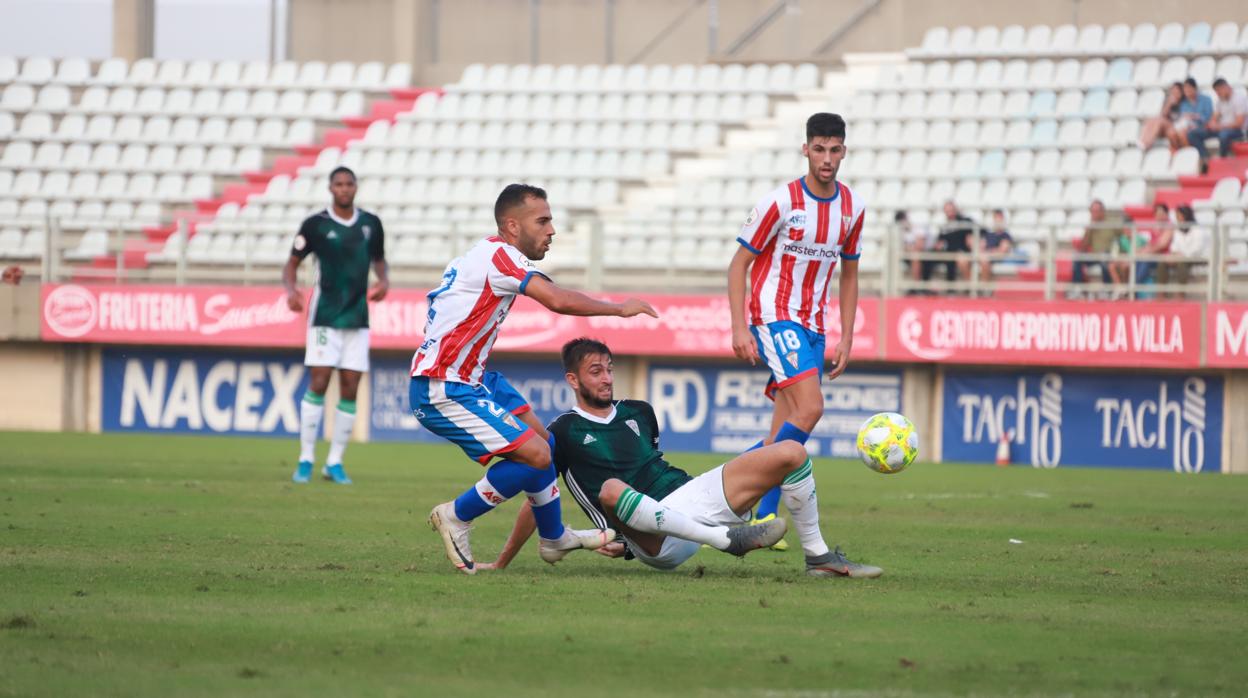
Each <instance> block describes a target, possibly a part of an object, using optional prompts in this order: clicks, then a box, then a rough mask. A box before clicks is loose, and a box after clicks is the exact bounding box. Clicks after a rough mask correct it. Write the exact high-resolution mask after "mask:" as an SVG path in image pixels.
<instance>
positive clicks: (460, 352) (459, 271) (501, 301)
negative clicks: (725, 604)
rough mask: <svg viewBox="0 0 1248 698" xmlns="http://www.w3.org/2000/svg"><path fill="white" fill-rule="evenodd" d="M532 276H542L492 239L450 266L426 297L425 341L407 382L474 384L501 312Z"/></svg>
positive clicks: (499, 240)
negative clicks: (414, 378)
mask: <svg viewBox="0 0 1248 698" xmlns="http://www.w3.org/2000/svg"><path fill="white" fill-rule="evenodd" d="M534 274H538V275H541V276H543V277H545V276H546V275H545V274H543V273H542V272H540V271H538V270H537V269H536V268H535V267H534V266H533V262H531V261H529V259H528V258H527V257H525V256H524V255H523V254H521V253H520V250H517V249H516V248H515V247H513V246H511V245H510V244H508V243H507V242H505V241H504V240H503V239H502V238H500V237H497V236H495V237H490V238H486V239H484V240H482V241H480V242H478V243H477V244H476V245H473V246H472V249H470V250H468V251H467V252H466V253H464V255H463V256H462V257H456V258H455V259H453V260H451V263H450V264H448V265H447V266H446V271H444V272H443V273H442V285H440V286H438V287H437V288H435V289H434V290H432V291H430V292H429V295H428V296H427V297H428V299H429V319H428V320H427V321H426V323H425V341H424V343H423V344H421V345H420V349H418V350H417V351H416V355H415V356H413V357H412V376H425V377H427V378H439V379H442V380H447V381H452V382H456V383H468V384H470V385H475V384H477V383H479V382H480V381H481V374H482V373H483V372H484V371H485V360H486V358H487V357H489V355H490V348H491V347H493V346H494V340H495V339H497V338H498V330H499V327H500V326H501V325H502V324H503V320H504V319H505V318H506V317H507V311H509V310H511V304H512V303H513V302H515V300H516V296H517V295H522V294H523V293H524V289H525V287H527V286H528V284H529V280H530V279H531V278H533V275H534ZM547 278H549V277H547Z"/></svg>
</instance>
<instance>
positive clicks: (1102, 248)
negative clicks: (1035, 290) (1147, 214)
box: [1067, 199, 1122, 298]
mask: <svg viewBox="0 0 1248 698" xmlns="http://www.w3.org/2000/svg"><path fill="white" fill-rule="evenodd" d="M1088 218H1089V220H1088V227H1087V228H1084V230H1083V237H1082V238H1080V239H1079V240H1076V241H1075V250H1076V251H1077V252H1082V253H1084V254H1097V255H1104V257H1103V258H1102V259H1081V260H1076V261H1075V263H1074V265H1073V266H1072V268H1071V272H1072V281H1074V283H1076V284H1082V283H1084V282H1086V281H1087V269H1088V267H1100V269H1101V283H1104V284H1107V285H1108V284H1118V283H1121V281H1122V280H1121V277H1120V274H1119V271H1120V270H1119V269H1118V268H1117V266H1116V265H1115V264H1111V263H1110V260H1109V256H1110V255H1111V254H1113V252H1114V246H1115V244H1117V241H1118V237H1119V236H1120V235H1122V227H1121V226H1118V225H1115V224H1114V223H1112V222H1110V221H1109V220H1108V219H1107V218H1106V216H1105V203H1104V202H1103V201H1101V200H1100V199H1093V200H1092V204H1091V205H1090V206H1089V207H1088ZM1067 295H1068V296H1069V297H1070V298H1078V297H1079V296H1080V295H1082V291H1081V290H1080V289H1078V288H1072V289H1071V290H1070V293H1069V294H1067Z"/></svg>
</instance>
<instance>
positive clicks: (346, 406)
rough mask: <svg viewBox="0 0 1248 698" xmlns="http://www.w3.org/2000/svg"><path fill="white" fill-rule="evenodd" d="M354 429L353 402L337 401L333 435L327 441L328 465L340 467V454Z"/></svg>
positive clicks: (345, 447)
mask: <svg viewBox="0 0 1248 698" xmlns="http://www.w3.org/2000/svg"><path fill="white" fill-rule="evenodd" d="M353 427H355V400H339V401H338V410H337V413H336V414H335V415H334V435H333V438H331V439H330V441H329V458H327V459H326V460H325V462H326V463H327V464H328V465H341V464H342V454H343V452H344V451H346V450H347V442H348V441H350V440H351V429H352V428H353Z"/></svg>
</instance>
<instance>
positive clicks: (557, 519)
mask: <svg viewBox="0 0 1248 698" xmlns="http://www.w3.org/2000/svg"><path fill="white" fill-rule="evenodd" d="M525 467H528V466H525ZM529 470H532V471H534V472H535V474H534V477H533V480H532V481H531V482H530V483H529V484H527V485H525V487H524V493H525V494H526V495H528V497H529V505H530V506H531V507H533V520H534V521H535V522H536V523H537V535H539V536H541V537H542V538H545V539H546V540H558V539H559V538H560V537H562V536H563V512H562V510H560V509H559V487H558V486H557V485H556V484H555V479H556V478H558V477H559V473H557V472H555V465H554V463H551V464H550V467H548V468H546V469H545V470H537V469H536V468H529Z"/></svg>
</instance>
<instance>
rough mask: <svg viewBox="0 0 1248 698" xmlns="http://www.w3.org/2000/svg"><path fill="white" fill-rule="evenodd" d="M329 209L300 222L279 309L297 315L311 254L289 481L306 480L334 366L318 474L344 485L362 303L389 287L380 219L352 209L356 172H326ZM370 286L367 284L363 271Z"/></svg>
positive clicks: (360, 364)
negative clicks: (300, 281)
mask: <svg viewBox="0 0 1248 698" xmlns="http://www.w3.org/2000/svg"><path fill="white" fill-rule="evenodd" d="M329 191H330V193H331V194H333V205H332V206H330V207H329V208H326V209H324V210H322V211H320V212H318V213H316V214H315V215H313V216H310V217H309V218H308V219H307V220H305V221H304V222H303V225H302V226H301V227H300V228H299V234H298V235H296V236H295V240H294V243H293V244H292V245H291V250H290V259H288V260H287V261H286V266H285V268H283V269H282V284H283V285H284V286H285V287H286V304H287V306H289V307H290V309H291V310H292V311H294V312H296V313H299V312H303V308H304V305H303V293H302V292H301V291H300V290H299V288H298V286H296V275H297V273H298V270H299V263H300V262H302V261H303V258H304V257H307V256H308V255H309V254H313V253H315V254H316V262H317V284H316V286H315V288H313V290H312V300H311V301H310V303H309V311H308V344H307V352H306V354H305V355H304V361H303V363H304V364H305V365H306V366H307V367H308V370H309V372H310V373H311V382H310V384H309V385H308V392H307V393H305V394H304V396H303V402H302V404H301V405H300V408H299V443H300V449H299V465H298V467H297V468H296V469H295V474H294V476H293V477H292V479H293V480H294V481H295V482H300V483H302V482H307V481H308V480H310V479H311V477H312V469H313V467H314V462H315V460H316V440H317V436H318V435H319V434H320V432H321V420H322V418H323V417H324V415H325V391H326V390H327V389H328V388H329V380H330V377H331V376H332V375H333V373H334V369H335V368H336V369H338V388H339V397H338V409H337V413H336V414H335V415H334V428H333V435H332V437H331V438H330V445H329V457H328V459H326V461H325V467H324V468H323V469H322V470H321V474H322V475H323V476H324V477H325V479H327V480H332V481H333V482H336V483H338V484H342V485H349V484H351V479H350V478H349V477H347V473H346V471H345V470H344V469H343V467H342V455H343V452H344V451H346V448H347V441H348V440H349V439H350V438H351V429H352V427H354V426H355V396H356V391H357V390H358V389H359V386H360V377H361V376H362V375H363V374H365V373H367V372H368V302H369V301H379V300H381V299H383V298H385V297H386V292H387V291H388V290H389V289H390V281H389V277H388V274H387V266H386V254H385V234H384V232H383V231H382V228H381V219H380V218H378V217H377V216H375V215H373V214H372V213H369V212H368V211H365V210H363V209H361V208H359V207H357V206H356V205H355V191H356V180H355V173H354V172H352V171H351V170H350V169H348V168H346V167H338V168H336V169H335V170H334V171H333V172H331V173H330V175H329ZM370 267H371V268H372V270H373V272H374V273H376V274H377V283H376V284H374V285H373V287H372V288H371V289H370V288H369V287H368V272H369V268H370Z"/></svg>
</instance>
